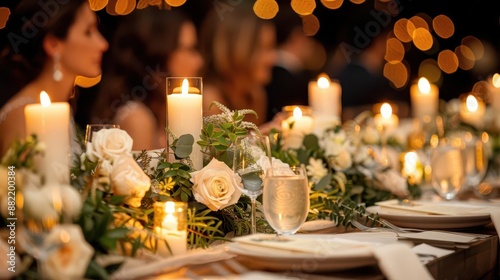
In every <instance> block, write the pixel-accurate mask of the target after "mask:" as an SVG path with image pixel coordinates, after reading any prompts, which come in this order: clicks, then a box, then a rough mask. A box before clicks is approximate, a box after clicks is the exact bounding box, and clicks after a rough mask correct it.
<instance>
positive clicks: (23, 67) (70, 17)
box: [0, 0, 88, 107]
mask: <svg viewBox="0 0 500 280" xmlns="http://www.w3.org/2000/svg"><path fill="white" fill-rule="evenodd" d="M86 3H88V2H87V0H22V1H21V2H20V3H19V4H18V5H17V6H16V8H15V9H14V12H13V13H12V15H11V17H10V19H9V20H8V22H7V26H6V27H5V29H4V30H3V34H5V35H2V36H1V37H2V39H1V40H2V41H1V42H0V44H1V45H0V79H2V80H0V86H1V87H2V92H5V93H6V94H2V100H0V107H2V106H3V105H4V103H5V102H6V101H7V100H8V99H9V98H10V97H12V96H13V95H14V94H16V93H17V92H18V91H19V90H20V89H21V88H22V87H24V86H25V85H26V84H28V83H29V82H31V81H32V80H34V79H35V78H36V77H37V76H38V75H39V74H40V72H41V71H42V69H43V65H44V63H45V61H46V59H47V54H46V53H45V51H44V49H43V40H44V38H45V37H46V36H47V35H49V34H50V35H53V36H55V37H56V38H59V39H62V40H64V39H66V36H67V35H68V30H69V28H70V27H71V26H72V25H73V23H74V21H75V18H76V15H77V13H78V12H79V10H80V7H81V6H82V5H84V4H86ZM4 99H5V100H4Z"/></svg>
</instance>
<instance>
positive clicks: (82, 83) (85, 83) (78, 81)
mask: <svg viewBox="0 0 500 280" xmlns="http://www.w3.org/2000/svg"><path fill="white" fill-rule="evenodd" d="M100 81H101V75H99V76H97V77H94V78H87V77H84V76H76V78H75V85H77V86H79V87H82V88H89V87H93V86H95V85H97V84H98V83H99V82H100Z"/></svg>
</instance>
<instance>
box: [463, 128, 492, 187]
mask: <svg viewBox="0 0 500 280" xmlns="http://www.w3.org/2000/svg"><path fill="white" fill-rule="evenodd" d="M462 139H463V140H464V143H465V186H467V187H472V188H477V187H478V186H479V183H481V181H482V180H483V179H484V177H485V175H486V170H487V169H488V155H487V154H486V151H485V150H486V147H485V143H484V142H483V140H482V139H480V138H478V137H477V136H475V135H473V134H472V133H470V132H466V133H464V135H463V136H462Z"/></svg>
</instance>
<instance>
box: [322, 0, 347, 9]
mask: <svg viewBox="0 0 500 280" xmlns="http://www.w3.org/2000/svg"><path fill="white" fill-rule="evenodd" d="M343 3H344V0H321V4H323V6H325V7H326V8H328V9H330V10H336V9H338V8H340V7H341V6H342V4H343Z"/></svg>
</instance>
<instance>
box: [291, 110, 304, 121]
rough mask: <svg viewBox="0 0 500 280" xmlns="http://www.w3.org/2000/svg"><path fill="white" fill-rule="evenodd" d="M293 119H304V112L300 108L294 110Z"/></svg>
mask: <svg viewBox="0 0 500 280" xmlns="http://www.w3.org/2000/svg"><path fill="white" fill-rule="evenodd" d="M293 117H294V118H295V120H298V119H301V118H302V110H300V108H299V107H295V109H293Z"/></svg>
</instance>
